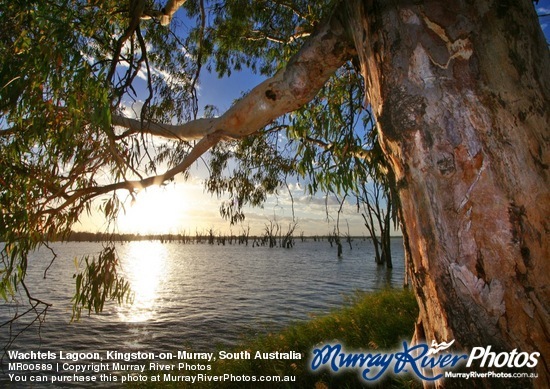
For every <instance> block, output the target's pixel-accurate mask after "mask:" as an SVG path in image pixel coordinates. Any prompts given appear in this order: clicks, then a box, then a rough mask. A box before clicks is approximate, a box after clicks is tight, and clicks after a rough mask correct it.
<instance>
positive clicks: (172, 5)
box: [160, 0, 187, 26]
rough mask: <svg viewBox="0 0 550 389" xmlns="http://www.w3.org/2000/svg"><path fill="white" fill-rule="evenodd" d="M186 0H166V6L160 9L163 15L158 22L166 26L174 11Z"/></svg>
mask: <svg viewBox="0 0 550 389" xmlns="http://www.w3.org/2000/svg"><path fill="white" fill-rule="evenodd" d="M186 1H187V0H168V2H167V3H166V6H165V7H164V8H163V9H162V13H163V16H162V18H161V19H160V24H162V25H163V26H167V25H169V24H170V22H171V21H172V17H173V16H174V14H175V13H176V11H177V10H178V9H179V8H180V7H181V6H182V5H183V4H185V2H186Z"/></svg>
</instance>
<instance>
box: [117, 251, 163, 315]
mask: <svg viewBox="0 0 550 389" xmlns="http://www.w3.org/2000/svg"><path fill="white" fill-rule="evenodd" d="M167 255H168V253H167V249H166V247H165V245H163V244H162V243H160V242H158V241H136V242H130V243H129V244H128V251H127V253H126V254H125V255H124V262H123V268H124V272H125V273H126V274H125V277H126V279H127V280H128V282H129V283H130V288H131V289H132V292H133V293H134V300H133V303H132V304H128V305H124V306H122V307H120V309H119V315H120V317H121V318H122V319H123V320H124V321H125V322H133V323H135V322H143V321H147V320H151V319H153V318H154V317H155V315H156V312H155V309H156V307H157V306H158V304H157V300H158V299H159V298H161V297H160V296H159V293H160V292H161V291H162V282H163V280H165V279H166V272H167Z"/></svg>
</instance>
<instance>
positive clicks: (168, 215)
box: [118, 187, 188, 235]
mask: <svg viewBox="0 0 550 389" xmlns="http://www.w3.org/2000/svg"><path fill="white" fill-rule="evenodd" d="M184 199H185V194H184V193H183V192H182V190H178V189H177V188H175V187H151V188H147V189H145V190H143V191H142V192H140V193H138V194H137V196H136V201H135V202H134V203H133V204H131V203H130V201H127V202H126V204H125V212H124V211H121V213H120V215H119V217H118V226H119V228H120V231H121V232H124V233H133V234H141V235H147V234H170V233H174V234H176V233H178V232H179V230H180V229H181V226H182V225H183V224H184V223H185V218H186V211H187V208H188V207H187V206H186V204H187V202H186V201H184Z"/></svg>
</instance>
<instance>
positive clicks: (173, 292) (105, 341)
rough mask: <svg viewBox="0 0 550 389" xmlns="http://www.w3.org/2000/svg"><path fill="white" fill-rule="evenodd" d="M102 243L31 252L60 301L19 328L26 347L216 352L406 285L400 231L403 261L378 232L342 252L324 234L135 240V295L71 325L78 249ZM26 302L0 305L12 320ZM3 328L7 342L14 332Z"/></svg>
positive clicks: (38, 278) (95, 248) (130, 257)
mask: <svg viewBox="0 0 550 389" xmlns="http://www.w3.org/2000/svg"><path fill="white" fill-rule="evenodd" d="M101 247H102V245H101V243H73V242H71V243H65V244H61V243H60V244H54V245H53V246H52V248H53V249H54V250H55V252H56V253H57V259H56V261H55V262H54V264H53V265H52V267H51V268H50V269H49V271H48V273H47V278H46V279H44V278H43V275H44V274H43V273H44V268H45V267H46V266H47V265H48V264H49V262H50V261H51V258H52V255H51V253H50V252H49V251H48V250H40V251H39V252H36V253H34V254H33V255H32V257H31V262H30V269H29V275H28V278H27V284H28V285H29V289H30V291H31V293H32V294H34V295H35V297H37V298H40V299H43V300H44V301H48V302H51V303H53V306H52V307H51V308H50V310H49V312H48V316H47V320H46V322H45V323H43V324H42V326H41V328H40V331H38V327H37V326H33V327H31V329H30V330H29V331H27V332H25V333H24V334H23V335H22V336H20V337H19V338H18V339H17V340H16V342H15V344H14V346H13V348H18V349H23V350H25V349H26V350H29V349H32V350H38V349H41V350H55V351H104V350H112V349H113V348H115V347H116V349H117V350H121V351H132V350H140V351H155V352H164V351H173V350H182V349H183V348H186V347H191V348H193V349H194V350H196V351H200V352H206V351H213V350H214V349H215V348H216V347H217V346H219V347H223V346H226V347H227V346H231V345H234V344H236V343H237V342H238V341H239V340H240V339H242V338H243V336H248V335H253V334H256V333H265V332H266V331H268V330H276V329H279V328H281V327H283V326H284V325H286V324H288V323H289V322H292V321H298V320H306V319H308V318H309V317H310V316H311V315H312V314H314V315H315V314H323V313H326V312H329V311H330V310H331V309H332V308H334V307H338V306H341V305H342V302H343V296H345V295H350V294H352V293H353V292H354V291H355V290H358V289H359V290H368V291H372V290H377V289H381V288H383V287H385V286H386V285H388V284H389V285H392V286H395V287H400V286H401V285H402V284H403V274H404V271H403V249H402V246H401V240H400V239H394V242H393V250H394V252H393V256H394V269H393V270H392V271H387V270H386V269H385V268H379V267H377V266H376V265H375V264H374V257H373V250H372V245H371V243H370V241H364V240H355V241H354V242H353V249H351V250H350V248H349V247H348V246H347V245H345V246H344V255H343V257H342V259H340V260H339V259H338V258H337V257H336V248H331V247H330V244H329V243H328V242H326V241H323V242H312V241H305V242H297V243H296V245H295V247H294V248H292V249H281V248H272V249H270V248H267V247H255V248H253V247H251V246H243V245H225V246H222V245H220V246H218V245H207V244H180V243H160V242H158V241H152V242H150V241H147V242H131V243H125V244H122V245H120V246H119V247H118V248H117V252H118V254H119V256H120V257H121V258H122V265H123V269H124V272H125V274H126V276H127V278H128V279H129V281H130V283H131V285H132V288H133V290H134V291H135V299H134V304H133V305H125V306H118V305H116V304H111V303H110V304H107V305H106V308H105V310H104V312H103V313H102V314H100V315H92V316H89V317H88V316H84V317H82V319H81V320H80V321H79V322H77V323H72V324H70V323H69V322H70V318H71V312H72V311H71V309H72V308H71V307H72V306H71V301H70V300H71V297H72V294H73V292H74V280H73V278H72V275H73V274H74V273H75V257H80V256H82V255H84V254H92V255H93V254H97V253H98V252H99V251H100V250H101ZM17 309H19V312H21V311H22V307H17V306H14V305H3V306H0V319H1V320H2V322H4V321H5V320H6V319H8V318H9V317H12V316H13V314H14V313H15V312H16V310H17ZM7 335H8V332H7V328H6V327H2V328H0V341H2V342H5V340H6V339H7Z"/></svg>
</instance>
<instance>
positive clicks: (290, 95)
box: [113, 10, 355, 140]
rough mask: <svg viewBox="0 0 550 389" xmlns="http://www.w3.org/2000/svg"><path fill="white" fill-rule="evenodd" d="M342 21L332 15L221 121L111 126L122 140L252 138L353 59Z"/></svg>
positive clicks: (118, 121)
mask: <svg viewBox="0 0 550 389" xmlns="http://www.w3.org/2000/svg"><path fill="white" fill-rule="evenodd" d="M337 11H338V10H337ZM339 20H340V19H339V17H338V14H337V13H335V14H333V16H332V17H331V18H330V19H328V20H327V22H325V23H322V24H321V25H320V26H319V27H318V28H317V29H316V31H314V32H313V34H312V35H311V36H310V37H309V39H308V40H307V41H306V42H305V43H304V46H303V47H302V48H301V49H300V51H299V52H298V53H296V55H295V56H294V57H292V58H291V60H290V61H289V63H288V64H287V66H286V68H284V69H282V70H280V71H279V72H277V73H276V74H275V75H274V76H273V77H271V78H269V79H267V80H265V81H264V82H262V83H261V84H259V85H258V86H256V87H255V88H254V89H252V90H251V91H250V93H249V94H248V95H246V96H245V97H243V98H242V99H241V100H239V101H238V102H236V103H235V104H234V105H233V106H232V107H231V108H230V109H229V110H228V111H227V112H225V113H224V114H223V115H222V116H220V117H217V118H211V119H197V120H193V121H190V122H188V123H186V124H182V125H167V124H157V123H141V122H140V121H138V120H135V119H129V118H125V117H122V116H117V115H113V124H115V125H118V126H122V127H126V128H128V129H129V130H130V131H129V132H126V133H124V134H123V135H124V136H126V135H129V134H131V133H134V132H145V133H149V134H152V135H157V136H162V137H165V138H170V139H180V140H190V139H197V138H200V137H201V136H205V135H209V134H213V133H215V132H223V133H224V134H225V135H226V136H227V137H232V138H237V139H238V138H242V137H244V136H247V135H251V134H253V133H255V132H257V131H258V130H260V129H262V128H263V127H265V126H266V125H268V124H269V123H270V122H271V121H273V120H274V119H276V118H278V117H279V116H281V115H283V114H285V113H288V112H291V111H294V110H296V109H298V108H299V107H301V106H302V105H304V104H305V103H307V102H308V101H310V100H311V99H312V98H313V97H315V95H316V94H317V92H318V91H319V90H320V89H321V88H322V87H323V85H324V84H325V83H326V82H327V80H328V79H329V77H330V76H331V75H332V74H334V72H335V71H336V70H337V69H338V68H339V67H341V66H342V65H343V64H344V63H345V62H346V61H347V60H349V59H350V58H352V56H353V55H354V53H355V49H354V46H353V44H352V42H351V41H350V40H349V39H348V36H347V34H346V31H345V29H344V28H343V26H342V24H341V23H340V21H339ZM320 59H322V60H320Z"/></svg>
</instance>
